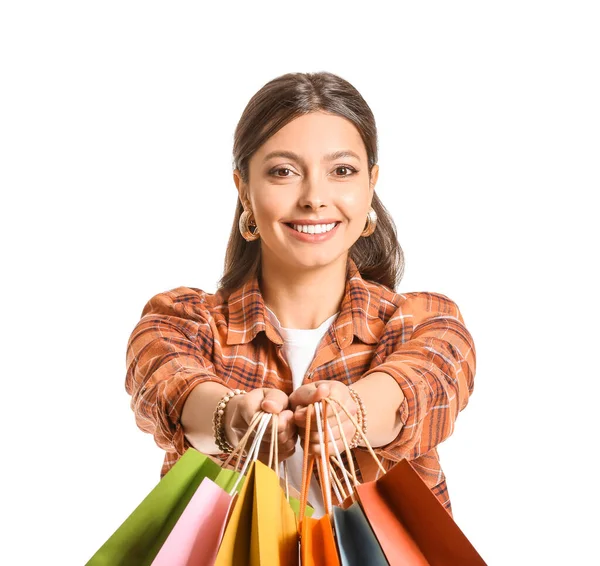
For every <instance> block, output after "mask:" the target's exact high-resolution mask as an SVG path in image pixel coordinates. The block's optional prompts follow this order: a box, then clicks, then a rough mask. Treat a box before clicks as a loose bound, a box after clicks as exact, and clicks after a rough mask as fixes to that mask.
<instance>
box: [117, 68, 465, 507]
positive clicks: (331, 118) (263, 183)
mask: <svg viewBox="0 0 600 566" xmlns="http://www.w3.org/2000/svg"><path fill="white" fill-rule="evenodd" d="M234 167H235V170H234V172H233V177H234V181H235V185H236V187H237V190H238V193H239V200H238V203H237V209H236V213H235V218H234V222H233V228H232V231H231V235H230V239H229V244H228V247H227V251H226V257H225V270H224V275H223V277H222V279H221V281H220V284H219V288H218V290H217V292H216V293H214V294H211V293H208V292H206V291H203V290H201V289H197V288H190V287H178V288H176V289H173V290H170V291H167V292H164V293H160V294H158V295H156V296H154V297H152V298H151V299H150V300H149V301H148V303H147V304H146V305H145V307H144V309H143V311H142V317H141V320H140V321H139V323H138V324H137V325H136V327H135V329H134V330H133V332H132V334H131V338H130V340H129V343H128V347H127V377H126V389H127V391H128V393H129V394H131V395H132V400H131V406H132V408H133V410H134V412H135V417H136V422H137V424H138V426H139V427H140V428H141V429H142V430H144V431H146V432H149V433H151V434H153V436H154V438H155V440H156V443H157V444H158V446H160V447H161V448H162V449H164V450H165V451H166V456H165V460H164V465H163V468H162V474H161V475H164V474H165V473H166V472H167V471H168V470H169V469H170V468H171V466H173V464H174V463H175V462H176V461H177V459H178V458H179V457H180V456H181V455H182V454H183V453H184V452H185V451H186V450H187V449H188V448H189V447H190V446H191V447H194V448H196V449H198V450H200V451H201V452H203V453H206V454H214V455H216V456H217V457H220V458H223V457H225V456H226V453H227V452H228V451H230V450H231V447H232V446H235V445H236V444H237V443H238V441H239V439H240V438H241V436H242V435H243V434H244V432H245V430H246V429H247V427H248V424H249V422H250V420H251V419H252V416H253V415H254V414H255V413H256V412H257V411H259V410H263V411H266V412H270V413H276V414H278V415H279V418H278V436H277V438H278V450H279V455H280V459H281V460H283V459H288V464H289V465H288V467H289V469H290V476H291V481H292V484H293V485H294V486H295V487H296V488H298V487H299V478H300V466H299V461H300V460H301V456H302V450H301V448H300V444H299V443H300V442H301V441H303V439H304V435H303V432H304V420H305V417H306V411H307V409H306V407H307V406H308V405H309V404H311V403H314V402H316V401H318V400H320V399H322V398H324V397H327V396H331V397H334V398H336V399H337V400H338V401H339V402H341V403H343V404H344V405H345V406H346V407H347V408H348V409H349V411H350V413H351V414H352V415H354V416H355V417H356V420H357V421H358V423H357V424H358V426H360V427H361V428H362V429H363V430H364V432H365V433H366V436H367V439H368V440H369V442H370V444H371V445H372V446H373V447H374V448H375V452H376V453H377V455H378V456H379V457H380V459H381V461H382V464H383V465H384V467H385V468H386V469H389V468H390V467H391V466H393V465H394V463H395V462H397V461H399V460H401V459H403V458H407V459H408V460H410V461H411V464H412V465H413V467H414V468H415V469H416V471H417V472H418V473H419V474H420V475H421V477H422V478H423V479H424V481H425V482H426V483H427V485H428V486H429V487H430V488H431V490H432V491H433V493H434V494H435V495H436V496H437V497H438V499H439V501H440V502H441V503H442V504H443V506H444V507H445V508H446V509H447V511H448V513H450V515H452V508H451V502H450V498H449V495H448V491H447V486H446V481H445V476H444V473H443V471H442V468H441V466H440V462H439V457H438V452H437V446H438V444H439V443H440V442H442V441H443V440H445V439H446V438H447V437H448V436H449V435H450V434H451V433H452V431H453V429H454V422H455V420H456V418H457V415H458V413H459V412H460V411H461V410H462V409H464V407H465V406H466V405H467V403H468V400H469V396H470V395H471V393H472V392H473V384H474V375H475V347H474V344H473V340H472V337H471V334H470V333H469V331H468V330H467V329H466V327H465V325H464V321H463V318H462V316H461V313H460V312H459V309H458V307H457V305H456V304H455V303H454V302H453V301H452V300H451V299H449V298H448V297H446V296H445V295H442V294H439V293H430V292H412V293H398V292H395V291H394V288H395V286H396V284H397V282H398V281H399V280H400V278H401V277H402V273H403V269H404V258H403V253H402V249H401V247H400V245H399V243H398V241H397V236H396V230H395V226H394V223H393V220H392V219H391V217H390V216H389V214H388V213H387V211H386V209H385V208H384V206H383V204H382V203H381V201H380V200H379V198H378V197H377V195H376V194H375V185H376V183H377V178H378V173H379V166H378V165H377V130H376V126H375V119H374V117H373V114H372V112H371V110H370V108H369V106H368V105H367V103H366V102H365V101H364V100H363V98H362V97H361V95H360V94H359V93H358V92H357V91H356V89H355V88H354V87H353V86H352V85H350V84H349V83H348V82H347V81H345V80H343V79H341V78H340V77H338V76H336V75H333V74H331V73H324V72H323V73H290V74H286V75H283V76H280V77H278V78H276V79H274V80H272V81H271V82H269V83H268V84H266V85H265V86H264V87H263V88H262V89H261V90H260V91H259V92H257V93H256V94H255V95H254V97H253V98H252V99H251V100H250V102H249V103H248V105H247V107H246V109H245V110H244V113H243V115H242V117H241V119H240V122H239V124H238V126H237V128H236V132H235V142H234ZM230 393H231V394H230ZM341 415H342V429H343V432H344V434H345V435H346V437H347V438H348V439H351V441H352V446H354V448H353V449H352V454H353V456H354V458H355V460H356V462H355V463H356V464H358V468H359V476H360V477H361V479H362V480H363V481H369V480H372V479H374V478H375V477H376V471H377V470H376V466H374V462H372V461H371V462H370V461H369V459H368V458H365V454H366V449H365V448H364V443H363V442H362V439H361V438H360V435H359V434H358V433H357V431H356V430H355V426H354V425H353V424H352V421H351V420H350V419H349V418H348V417H347V416H346V415H345V414H344V413H341ZM330 423H331V428H332V431H333V438H332V441H331V442H332V443H333V442H335V443H337V445H338V447H339V448H340V449H342V448H343V443H342V442H341V440H340V438H341V434H340V429H339V427H338V423H337V421H336V420H335V418H334V416H333V415H332V416H331V417H330ZM311 436H312V438H311V439H310V440H309V442H310V451H311V452H314V453H317V452H318V450H319V444H318V442H317V438H316V437H315V435H311ZM265 438H269V435H268V434H267V435H266V436H265ZM268 442H269V441H268V440H265V441H264V442H263V445H262V447H261V458H262V459H264V458H265V455H266V453H267V452H268V449H269V446H268ZM331 449H332V450H333V444H332V445H331ZM315 482H316V478H313V479H312V485H311V491H310V495H309V500H310V501H311V503H312V504H313V505H314V506H315V507H316V511H317V515H319V514H320V513H322V512H323V509H322V500H321V498H320V494H319V492H318V485H317V484H316V483H315Z"/></svg>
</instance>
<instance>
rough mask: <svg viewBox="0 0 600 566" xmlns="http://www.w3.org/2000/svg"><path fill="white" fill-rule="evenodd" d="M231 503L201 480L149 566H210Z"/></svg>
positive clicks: (229, 497) (208, 482) (210, 485)
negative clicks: (200, 565)
mask: <svg viewBox="0 0 600 566" xmlns="http://www.w3.org/2000/svg"><path fill="white" fill-rule="evenodd" d="M232 501H233V497H232V496H231V495H229V493H227V492H226V491H225V490H223V489H222V488H220V487H219V486H218V485H217V484H216V483H215V482H213V481H212V480H211V479H210V478H204V479H203V480H202V483H201V484H200V486H199V487H198V489H197V490H196V493H194V496H193V497H192V499H191V500H190V502H189V503H188V505H187V507H186V508H185V510H184V512H183V513H182V515H181V517H179V520H178V521H177V523H176V524H175V526H174V527H173V530H172V531H171V533H170V534H169V536H168V537H167V540H166V541H165V543H164V544H163V546H162V547H161V549H160V551H159V552H158V554H157V556H156V558H155V559H154V561H153V562H152V566H197V565H199V564H202V565H203V566H211V565H212V564H214V561H215V558H216V556H217V550H218V548H219V544H220V543H221V538H222V536H223V532H224V531H225V524H226V522H227V517H228V515H229V508H230V506H231V503H232Z"/></svg>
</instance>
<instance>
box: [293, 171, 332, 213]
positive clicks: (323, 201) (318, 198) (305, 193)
mask: <svg viewBox="0 0 600 566" xmlns="http://www.w3.org/2000/svg"><path fill="white" fill-rule="evenodd" d="M327 191H328V188H327V183H326V182H324V181H322V180H320V179H316V178H311V176H306V178H305V180H304V182H303V183H302V191H301V194H300V198H299V199H298V204H299V206H300V208H306V207H310V208H312V209H314V210H317V209H319V208H321V207H323V206H327V202H328V199H329V196H328V193H327Z"/></svg>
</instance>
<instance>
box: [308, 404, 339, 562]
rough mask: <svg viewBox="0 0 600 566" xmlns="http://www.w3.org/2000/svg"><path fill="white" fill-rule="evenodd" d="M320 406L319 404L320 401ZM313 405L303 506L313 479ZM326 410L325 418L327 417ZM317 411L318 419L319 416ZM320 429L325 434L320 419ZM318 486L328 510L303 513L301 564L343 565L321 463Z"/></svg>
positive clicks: (326, 433)
mask: <svg viewBox="0 0 600 566" xmlns="http://www.w3.org/2000/svg"><path fill="white" fill-rule="evenodd" d="M317 408H318V409H319V410H320V405H317ZM312 412H313V406H309V407H308V411H307V420H306V424H305V434H304V460H303V464H302V485H301V493H300V507H301V509H302V506H303V504H304V503H305V502H306V500H307V497H308V492H309V487H310V481H311V477H312V474H313V469H314V464H315V457H314V456H310V457H309V455H308V447H309V437H310V432H311V420H312ZM326 414H327V411H326V410H325V414H324V417H323V419H325V418H326ZM319 417H320V414H318V416H317V419H319ZM317 429H318V431H319V433H321V434H322V427H321V423H320V422H317ZM328 437H329V434H328V431H326V432H325V436H324V437H323V442H324V443H326V441H327V440H328ZM325 446H326V444H325ZM327 459H328V454H325V455H324V457H323V458H322V461H321V462H322V464H323V463H324V462H325V461H326V460H327ZM318 472H319V486H320V487H321V491H322V495H323V502H324V503H325V507H326V513H325V515H323V516H322V517H320V518H319V519H313V518H310V517H306V516H305V515H304V514H302V513H300V516H299V522H300V559H301V564H302V566H340V560H339V555H338V550H337V546H336V542H335V538H334V533H333V528H332V520H333V515H332V512H333V511H332V505H331V500H330V499H329V498H328V497H327V493H326V486H327V481H326V480H324V479H323V467H322V465H321V466H318Z"/></svg>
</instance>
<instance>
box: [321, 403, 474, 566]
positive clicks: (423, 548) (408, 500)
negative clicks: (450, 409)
mask: <svg viewBox="0 0 600 566" xmlns="http://www.w3.org/2000/svg"><path fill="white" fill-rule="evenodd" d="M326 404H330V405H331V406H332V407H335V406H336V405H337V406H338V407H339V408H341V409H342V410H343V411H344V412H346V414H347V415H348V417H349V418H350V419H352V420H353V421H354V418H353V417H352V415H350V413H349V412H348V410H347V409H346V408H345V407H344V406H343V405H342V404H340V403H339V402H337V401H335V400H334V399H331V400H327V403H326ZM354 424H355V426H356V427H357V430H359V431H360V428H359V427H358V425H357V424H356V422H355V421H354ZM363 443H364V444H366V446H367V449H368V450H369V453H370V454H371V455H372V457H373V459H374V460H375V462H376V464H377V465H378V466H379V468H380V470H381V471H382V473H383V475H382V476H381V477H379V478H378V479H377V480H375V481H372V482H365V483H362V484H358V482H357V484H356V485H355V487H354V491H355V499H356V501H354V502H353V503H352V505H351V506H350V507H349V508H348V510H351V509H352V508H353V507H355V506H358V505H359V506H360V509H361V510H362V513H363V515H364V516H365V517H366V519H367V521H368V524H369V525H370V527H371V529H372V532H373V533H374V535H375V537H376V539H377V541H378V542H379V545H380V547H381V549H382V550H383V553H384V554H385V557H386V558H387V561H388V562H389V563H390V564H391V565H392V566H395V565H402V566H427V565H430V566H482V565H483V566H485V562H484V561H483V559H482V558H481V556H480V555H479V554H478V552H477V551H476V550H475V548H474V547H473V545H472V544H471V543H470V542H469V540H468V539H467V537H466V536H465V535H464V533H463V532H462V531H461V529H460V528H459V527H458V525H457V524H456V523H455V521H454V519H453V518H452V517H451V515H450V514H449V513H448V512H447V511H446V509H444V507H443V505H442V504H441V503H440V501H439V500H438V498H437V497H436V496H435V495H434V494H433V492H432V491H431V490H430V489H429V487H428V486H427V484H426V483H425V482H424V481H423V479H422V478H421V476H419V474H418V473H417V472H416V471H415V469H414V468H413V467H412V466H411V465H410V463H409V462H408V461H407V460H401V461H400V462H398V463H397V464H396V465H395V466H394V467H393V468H392V469H391V470H389V471H387V472H386V470H385V469H384V468H383V467H382V466H381V463H380V462H379V460H378V458H377V456H376V455H375V453H374V452H373V449H372V447H371V446H370V445H369V443H368V440H367V438H366V437H365V436H364V435H363ZM351 517H352V521H351V525H354V521H355V520H357V519H356V515H352V516H351ZM345 526H348V525H345ZM338 548H339V549H340V553H341V548H340V540H339V537H338ZM373 563H374V562H373ZM369 564H371V561H370V562H369Z"/></svg>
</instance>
